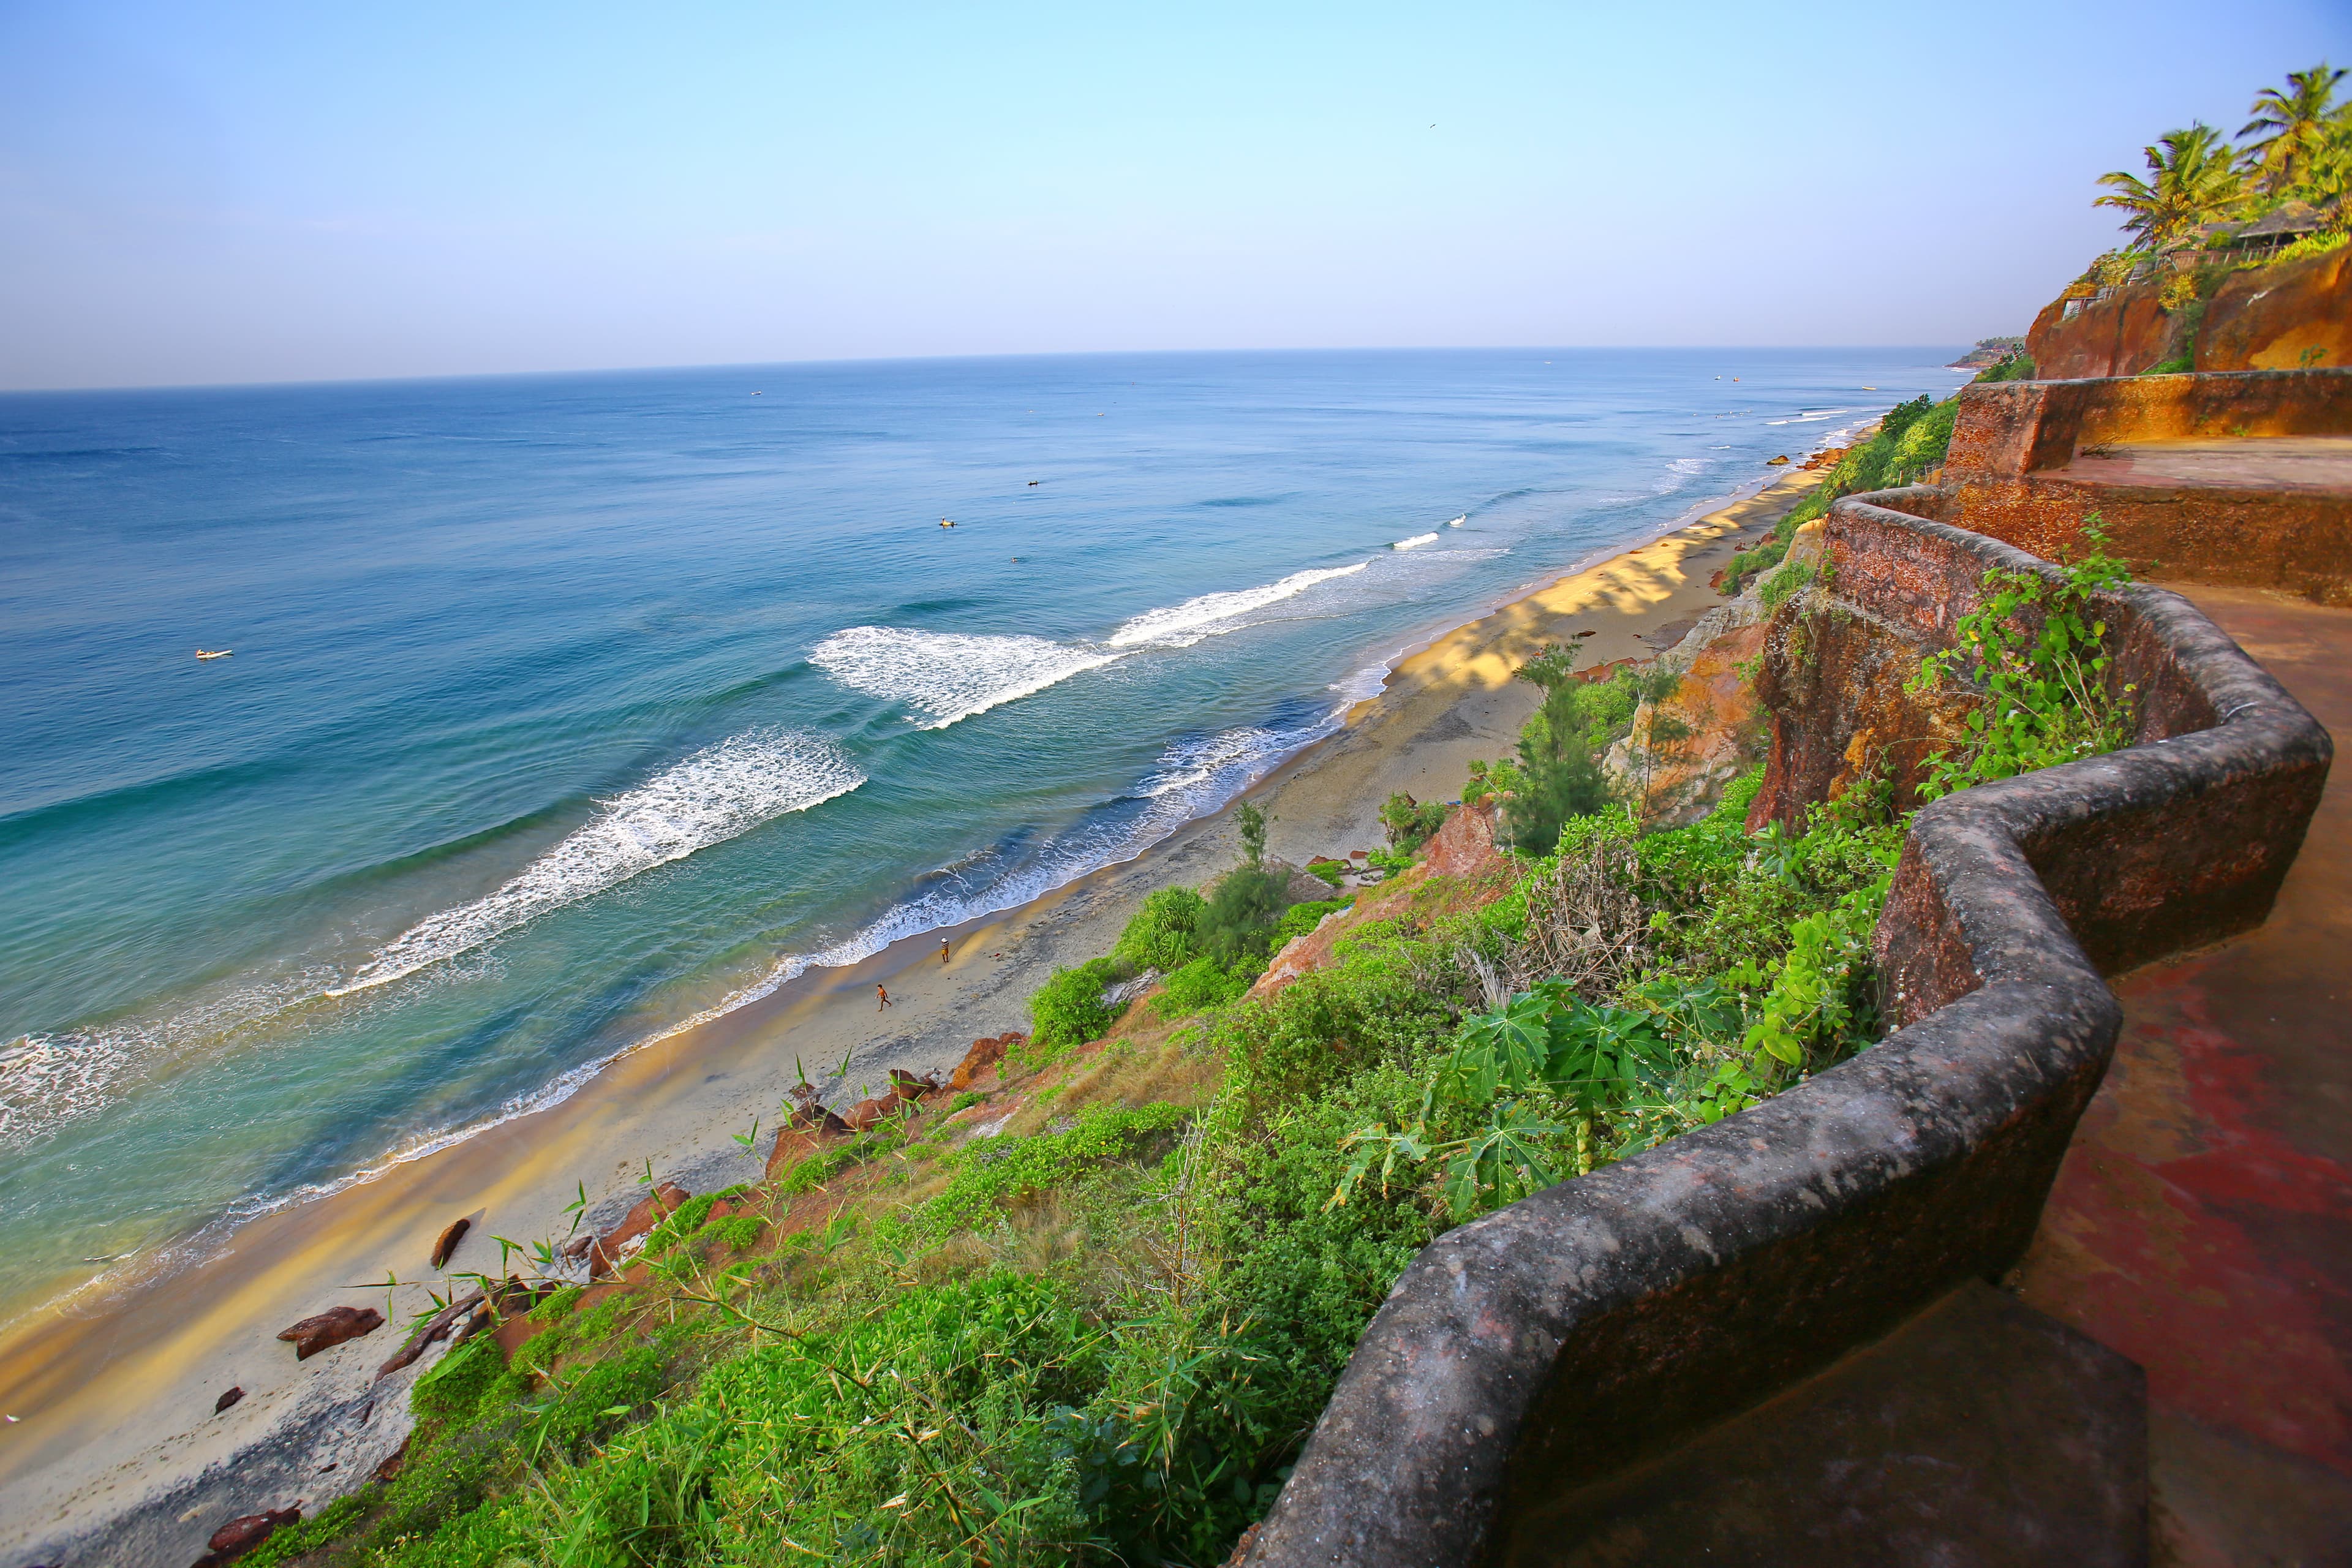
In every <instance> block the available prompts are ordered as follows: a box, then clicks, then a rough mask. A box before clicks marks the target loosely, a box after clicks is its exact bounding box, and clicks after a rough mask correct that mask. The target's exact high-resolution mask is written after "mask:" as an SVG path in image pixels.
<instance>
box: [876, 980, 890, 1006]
mask: <svg viewBox="0 0 2352 1568" xmlns="http://www.w3.org/2000/svg"><path fill="white" fill-rule="evenodd" d="M874 1000H875V1008H874V1010H875V1011H876V1012H877V1013H879V1012H880V1011H882V1009H883V1008H885V1007H887V1006H888V1005H890V993H888V992H887V991H885V990H883V989H882V983H881V982H880V981H878V980H877V981H876V982H875V983H874Z"/></svg>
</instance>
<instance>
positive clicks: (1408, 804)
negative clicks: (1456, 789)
mask: <svg viewBox="0 0 2352 1568" xmlns="http://www.w3.org/2000/svg"><path fill="white" fill-rule="evenodd" d="M1443 826H1445V808H1444V806H1442V805H1438V804H1437V803H1436V802H1434V801H1432V802H1430V803H1428V804H1427V805H1423V803H1422V802H1420V801H1417V800H1415V799H1413V798H1412V796H1411V795H1407V794H1405V793H1404V792H1403V791H1402V790H1399V791H1397V793H1396V794H1394V795H1391V796H1389V797H1388V799H1386V800H1384V801H1382V802H1381V832H1382V833H1384V834H1385V835H1387V837H1388V841H1389V847H1390V848H1391V849H1401V850H1402V851H1404V852H1405V853H1406V854H1408V855H1410V854H1412V852H1413V851H1414V850H1416V849H1418V848H1420V847H1422V846H1423V844H1425V843H1427V842H1428V841H1429V836H1430V835H1431V834H1433V833H1434V832H1436V831H1437V830H1438V829H1439V828H1440V827H1443Z"/></svg>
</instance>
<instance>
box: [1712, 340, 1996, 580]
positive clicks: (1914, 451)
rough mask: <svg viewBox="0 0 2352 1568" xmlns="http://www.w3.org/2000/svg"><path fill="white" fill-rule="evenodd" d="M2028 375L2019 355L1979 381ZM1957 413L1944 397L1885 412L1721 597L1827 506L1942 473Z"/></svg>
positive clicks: (1779, 554) (1736, 571) (1775, 556)
mask: <svg viewBox="0 0 2352 1568" xmlns="http://www.w3.org/2000/svg"><path fill="white" fill-rule="evenodd" d="M2032 374H2033V362H2032V360H2030V359H2027V358H2026V357H2025V356H2024V355H2022V354H2014V355H2011V357H2010V358H2008V359H2006V360H2003V361H2002V362H2001V363H2000V364H1997V365H1994V366H1993V367H1992V368H1990V370H1987V371H1985V372H1984V373H1983V374H1980V375H1979V376H1978V377H1977V379H1978V380H1979V381H2009V380H2014V379H2017V378H2019V377H2021V376H2031V375H2032ZM1959 413H1960V400H1959V399H1958V397H1948V398H1946V399H1944V401H1943V402H1941V403H1935V402H1931V401H1930V400H1929V399H1927V397H1924V396H1921V397H1915V398H1913V399H1912V400H1911V401H1910V402H1908V403H1899V404H1896V405H1895V406H1894V407H1893V408H1890V409H1888V410H1887V411H1886V416H1885V418H1884V419H1882V420H1880V421H1879V424H1878V429H1877V430H1876V432H1874V434H1873V435H1872V436H1871V437H1870V439H1868V440H1867V441H1864V442H1861V443H1859V444H1858V445H1855V446H1853V447H1848V448H1847V449H1846V453H1845V455H1844V456H1843V457H1842V458H1839V459H1838V461H1837V465H1836V466H1835V467H1834V468H1831V469H1830V471H1829V475H1828V477H1827V478H1825V479H1822V482H1821V483H1820V484H1818V485H1816V486H1814V487H1813V488H1812V489H1811V490H1808V491H1807V492H1806V493H1805V494H1804V496H1803V497H1802V498H1801V499H1800V500H1798V502H1797V504H1796V505H1795V506H1793V507H1790V509H1789V510H1788V512H1787V513H1786V514H1785V515H1783V516H1782V517H1781V519H1780V521H1779V522H1778V523H1777V524H1775V525H1774V527H1773V530H1772V532H1771V533H1770V535H1769V536H1768V537H1767V538H1765V539H1762V540H1759V542H1756V543H1754V544H1752V545H1750V546H1748V548H1747V549H1746V550H1743V551H1741V552H1739V553H1738V554H1737V555H1735V556H1733V557H1732V558H1731V564H1730V565H1728V566H1727V567H1725V568H1724V570H1723V587H1724V592H1726V593H1727V594H1737V593H1738V592H1740V591H1741V590H1742V589H1743V588H1744V587H1746V586H1747V585H1748V584H1750V583H1752V582H1754V581H1755V580H1756V579H1758V578H1759V577H1761V576H1762V575H1763V574H1765V573H1767V572H1769V571H1770V570H1771V569H1772V568H1773V567H1775V566H1778V565H1779V564H1780V562H1781V559H1782V558H1783V557H1785V556H1786V555H1787V554H1788V553H1789V545H1790V541H1792V540H1794V539H1795V538H1796V535H1797V530H1799V529H1800V528H1802V527H1803V526H1804V525H1805V524H1807V523H1809V522H1811V521H1813V520H1814V519H1815V518H1818V517H1823V516H1826V515H1827V514H1828V512H1829V510H1830V503H1831V502H1832V501H1834V500H1838V499H1839V498H1840V497H1842V496H1850V495H1859V494H1863V493H1864V492H1866V491H1869V490H1880V489H1892V488H1894V487H1895V486H1898V485H1907V484H1911V483H1914V482H1915V481H1917V480H1920V479H1926V478H1927V476H1928V475H1930V474H1931V473H1933V472H1934V471H1935V470H1936V469H1937V468H1941V467H1943V464H1944V454H1945V452H1946V451H1947V450H1948V448H1949V447H1950V446H1951V444H1952V426H1953V424H1954V422H1955V421H1957V420H1958V418H1959Z"/></svg>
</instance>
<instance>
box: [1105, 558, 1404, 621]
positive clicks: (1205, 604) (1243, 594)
mask: <svg viewBox="0 0 2352 1568" xmlns="http://www.w3.org/2000/svg"><path fill="white" fill-rule="evenodd" d="M1430 537H1431V538H1432V539H1434V538H1436V537H1437V536H1436V535H1435V534H1431V535H1430ZM1370 564H1371V563H1370V562H1368V561H1359V562H1357V563H1355V564H1354V565H1353V566H1318V567H1315V568H1312V569H1310V570H1308V571H1305V572H1293V573H1292V574H1290V575H1289V576H1287V577H1285V578H1283V579H1282V580H1281V581H1280V582H1278V583H1268V584H1265V585H1264V586H1262V587H1256V588H1236V589H1234V590H1233V591H1232V592H1230V593H1223V594H1202V595H1197V596H1195V597H1193V598H1190V599H1187V600H1185V601H1184V602H1183V603H1182V604H1181V605H1168V606H1167V607H1166V608H1164V609H1158V610H1146V611H1144V612H1143V614H1141V615H1139V616H1136V617H1135V618H1134V619H1133V620H1130V621H1129V622H1128V623H1127V624H1126V625H1124V626H1120V627H1119V628H1118V630H1117V631H1115V632H1113V633H1111V634H1110V637H1108V639H1107V640H1108V644H1109V646H1110V647H1137V646H1139V645H1140V644H1144V643H1158V644H1160V645H1161V646H1163V647H1192V645H1193V644H1194V643H1196V642H1199V641H1200V640H1201V639H1202V637H1215V636H1217V635H1219V634H1220V633H1223V632H1230V631H1236V630H1238V629H1239V628H1238V627H1236V626H1231V625H1227V624H1225V623H1228V622H1232V621H1237V620H1239V619H1240V618H1241V617H1242V616H1246V615H1248V614H1249V613H1250V612H1251V611H1252V610H1262V609H1264V608H1265V607H1266V606H1267V605H1278V604H1280V603H1281V602H1282V601H1283V600H1285V599H1289V598H1295V597H1297V595H1300V594H1303V593H1305V592H1306V591H1307V589H1309V588H1312V587H1313V586H1315V584H1318V583H1328V582H1329V581H1331V579H1333V578H1334V577H1348V576H1352V575H1354V574H1356V573H1359V572H1361V571H1362V570H1363V569H1364V568H1365V567H1366V566H1369V565H1370Z"/></svg>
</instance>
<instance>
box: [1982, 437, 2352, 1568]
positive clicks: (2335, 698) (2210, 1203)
mask: <svg viewBox="0 0 2352 1568" xmlns="http://www.w3.org/2000/svg"><path fill="white" fill-rule="evenodd" d="M2183 445H2186V444H2183ZM2230 445H2231V446H2233V447H2238V448H2241V449H2242V448H2244V447H2248V446H2251V445H2253V443H2250V442H2236V443H2231V444H2230ZM2337 445H2339V446H2342V447H2344V448H2345V449H2346V450H2347V453H2352V442H2347V443H2338V444H2337ZM2076 466H2077V467H2080V466H2081V464H2080V463H2079V462H2078V464H2077V465H2076ZM2205 482H2210V480H2209V481H2205ZM2180 591H2181V592H2183V593H2184V594H2186V595H2188V596H2189V598H2190V599H2191V600H2192V601H2194V602H2195V603H2196V605H2197V606H2198V607H2199V608H2200V609H2201V610H2203V611H2204V612H2205V614H2206V615H2208V616H2210V617H2211V618H2212V619H2213V621H2214V622H2215V623H2216V624H2217V625H2219V626H2221V628H2222V629H2223V630H2224V631H2227V632H2228V633H2229V634H2230V635H2231V637H2235V638H2236V639H2237V640H2238V642H2239V644H2240V646H2241V647H2244V648H2245V650H2246V651H2247V652H2248V653H2249V654H2252V656H2253V657H2254V658H2256V659H2258V660H2260V661H2261V662H2262V663H2263V666H2264V667H2265V668H2268V669H2269V670H2270V671H2271V673H2272V674H2273V675H2275V676H2276V677H2277V678H2278V679H2280V681H2281V682H2283V683H2284V685H2285V686H2286V688H2287V689H2288V690H2290V691H2292V692H2293V693H2294V695H2295V697H2296V699H2297V700H2300V701H2301V702H2302V703H2303V704H2304V705H2305V707H2307V708H2308V709H2310V710H2311V711H2312V712H2313V713H2314V714H2315V715H2316V716H2317V717H2318V719H2319V721H2320V722H2322V723H2323V724H2325V725H2326V726H2327V728H2328V731H2329V732H2330V733H2331V734H2332V735H2334V736H2335V738H2336V746H2337V758H2336V769H2335V773H2334V775H2333V777H2332V778H2331V779H2330V780H2329V783H2328V786H2327V793H2326V796H2325V798H2324V799H2323V800H2322V802H2321V804H2320V807H2319V812H2318V815H2317V816H2316V817H2315V818H2314V820H2313V822H2312V826H2311V833H2310V837H2309V838H2308V839H2307V840H2306V841H2305V845H2304V849H2303V854H2302V856H2301V858H2299V859H2298V860H2297V862H2296V864H2295V867H2294V871H2293V872H2292V873H2291V874H2290V875H2289V876H2288V879H2287V882H2286V886H2285V889H2284V891H2283V892H2282V894H2281V896H2280V900H2279V904H2278V909H2277V911H2276V912H2275V913H2274V914H2273V916H2272V918H2271V920H2270V921H2269V923H2268V924H2266V925H2265V926H2263V929H2262V930H2260V931H2255V932H2253V933H2252V934H2251V935H2248V936H2245V937H2242V938H2240V939H2238V940H2237V941H2234V942H2228V943H2225V944H2223V945H2222V946H2221V947H2219V948H2215V949H2211V950H2209V951H2208V952H2202V953H2199V954H2195V955H2193V956H2190V957H2188V958H2183V959H2179V960H2175V961H2173V962H2171V963H2163V964H2158V965H2154V966H2152V967H2150V968H2147V969H2145V970H2141V971H2139V972H2137V973H2133V974H2131V975H2128V976H2126V977H2125V978H2124V979H2123V980H2122V981H2120V982H2119V983H2118V984H2116V994H2118V995H2119V996H2120V997H2121V998H2122V999H2123V1004H2124V1009H2125V1025H2124V1034H2123V1038H2122V1040H2121V1041H2120V1043H2119V1045H2118V1047H2117V1050H2116V1062H2115V1066H2114V1068H2113V1069H2112V1070H2111V1071H2110V1072H2109V1074H2108V1077H2107V1079H2106V1082H2105V1084H2104V1085H2103V1086H2102V1088H2101V1089H2100V1090H2099V1093H2098V1096H2097V1098H2096V1099H2095V1100H2093V1101H2092V1104H2091V1107H2090V1110H2088V1111H2087V1112H2086V1113H2085V1115H2084V1120H2083V1123H2082V1126H2081V1128H2080V1129H2079V1130H2078V1131H2077V1132H2076V1133H2075V1136H2074V1146H2073V1147H2072V1149H2071V1150H2070V1151H2069V1152H2068V1153H2067V1156H2066V1163H2065V1165H2064V1167H2063V1170H2062V1171H2061V1173H2060V1174H2059V1178H2058V1183H2057V1186H2056V1188H2055V1190H2054V1191H2053V1193H2052V1194H2051V1198H2050V1203H2049V1206H2048V1208H2047V1209H2046V1210H2045V1211H2044V1213H2043V1216H2042V1228H2041V1230H2040V1232H2039V1234H2038V1235H2037V1236H2036V1237H2035V1239H2034V1243H2033V1247H2032V1251H2031V1252H2030V1253H2029V1255H2028V1257H2027V1258H2026V1260H2025V1262H2024V1264H2023V1265H2022V1266H2021V1268H2020V1269H2019V1270H2018V1272H2017V1275H2016V1278H2015V1279H2014V1280H2013V1281H2012V1283H2014V1284H2015V1285H2017V1286H2018V1287H2019V1288H2020V1289H2021V1292H2022V1295H2023V1299H2024V1300H2025V1301H2026V1303H2027V1304H2029V1305H2031V1306H2032V1307H2035V1308H2038V1309H2039V1310H2042V1311H2043V1312H2045V1313H2048V1314H2049V1315H2050V1316H2052V1317H2053V1318H2056V1319H2057V1320H2059V1321H2061V1322H2063V1323H2065V1324H2067V1325H2069V1326H2070V1327H2072V1328H2074V1329H2076V1330H2078V1331H2081V1332H2083V1333H2084V1334H2087V1335H2089V1336H2090V1337H2091V1338H2093V1339H2095V1340H2096V1341H2098V1342H2101V1343H2103V1344H2105V1345H2107V1346H2108V1347H2110V1348H2112V1349H2114V1350H2116V1351H2119V1352H2122V1353H2123V1354H2124V1355H2126V1356H2128V1357H2130V1358H2131V1359H2132V1360H2133V1361H2135V1362H2137V1363H2139V1364H2140V1365H2141V1366H2142V1367H2144V1368H2145V1369H2146V1370H2147V1393H2148V1405H2149V1409H2148V1432H2149V1472H2150V1475H2149V1479H2150V1499H2151V1515H2152V1518H2151V1523H2152V1524H2153V1526H2154V1529H2153V1536H2154V1551H2153V1557H2152V1561H2154V1562H2155V1563H2160V1564H2164V1563H2169V1564H2179V1565H2183V1568H2207V1565H2212V1568H2222V1565H2225V1564H2231V1565H2247V1564H2256V1563H2280V1564H2295V1563H2307V1564H2319V1563H2352V610H2345V609H2329V608H2324V607H2321V606H2319V605H2312V604H2308V603H2305V602H2302V601H2299V600H2293V599H2288V598H2285V597H2284V596H2281V595H2268V594H2264V593H2262V592H2259V591H2255V590H2244V589H2231V588H2207V587H2196V586H2185V585H2184V586H2182V587H2181V590H2180Z"/></svg>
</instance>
